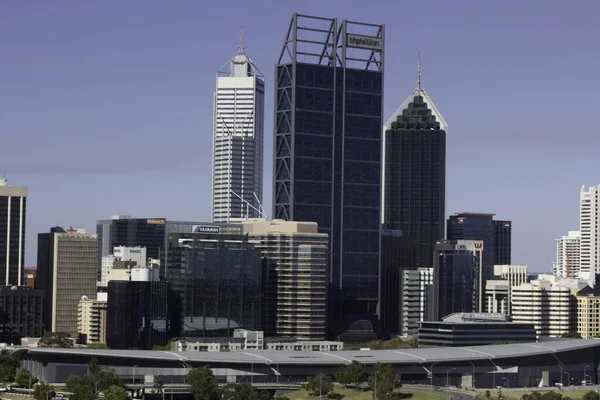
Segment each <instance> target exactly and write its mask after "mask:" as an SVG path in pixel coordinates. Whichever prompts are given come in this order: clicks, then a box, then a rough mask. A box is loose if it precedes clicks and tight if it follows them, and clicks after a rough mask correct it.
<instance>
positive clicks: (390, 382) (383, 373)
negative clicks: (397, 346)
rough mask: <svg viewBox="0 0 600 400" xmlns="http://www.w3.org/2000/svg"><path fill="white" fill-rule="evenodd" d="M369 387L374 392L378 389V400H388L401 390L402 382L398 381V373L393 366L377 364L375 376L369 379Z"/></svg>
mask: <svg viewBox="0 0 600 400" xmlns="http://www.w3.org/2000/svg"><path fill="white" fill-rule="evenodd" d="M369 385H370V386H371V388H372V389H373V390H375V388H377V398H378V399H387V398H389V396H390V395H391V394H392V393H393V392H394V390H396V389H397V388H399V387H400V386H401V385H400V382H399V381H397V380H396V373H395V372H394V367H392V365H391V364H381V363H377V364H375V366H374V367H373V375H371V377H370V378H369Z"/></svg>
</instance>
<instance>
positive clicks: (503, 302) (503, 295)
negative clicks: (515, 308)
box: [485, 280, 510, 315]
mask: <svg viewBox="0 0 600 400" xmlns="http://www.w3.org/2000/svg"><path fill="white" fill-rule="evenodd" d="M485 310H486V312H488V313H500V314H507V315H510V282H508V281H504V280H489V281H487V282H486V283H485Z"/></svg>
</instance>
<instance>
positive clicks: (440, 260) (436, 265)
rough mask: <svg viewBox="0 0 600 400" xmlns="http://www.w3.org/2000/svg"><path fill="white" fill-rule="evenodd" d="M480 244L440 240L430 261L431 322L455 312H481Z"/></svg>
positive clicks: (481, 266)
mask: <svg viewBox="0 0 600 400" xmlns="http://www.w3.org/2000/svg"><path fill="white" fill-rule="evenodd" d="M484 248H485V247H484V245H483V242H482V241H474V240H443V241H441V242H438V243H436V245H435V250H434V251H435V254H434V260H433V312H432V320H433V321H439V320H440V319H441V318H443V317H445V316H447V315H450V314H453V313H457V312H465V313H470V312H483V295H484V286H483V280H482V278H481V276H482V271H483V256H482V253H483V250H484Z"/></svg>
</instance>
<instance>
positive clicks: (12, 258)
mask: <svg viewBox="0 0 600 400" xmlns="http://www.w3.org/2000/svg"><path fill="white" fill-rule="evenodd" d="M26 206H27V188H26V187H17V186H8V185H7V181H6V179H0V271H1V272H0V282H1V283H2V284H3V285H17V286H18V285H21V284H22V281H23V273H24V267H23V264H24V262H25V261H24V260H25V210H26Z"/></svg>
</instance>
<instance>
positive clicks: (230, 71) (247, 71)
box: [217, 28, 264, 80]
mask: <svg viewBox="0 0 600 400" xmlns="http://www.w3.org/2000/svg"><path fill="white" fill-rule="evenodd" d="M237 50H238V51H237V54H236V55H235V56H233V57H231V58H230V59H229V60H228V61H227V62H226V63H225V64H224V65H223V66H222V67H221V68H220V69H219V70H218V71H217V75H218V76H232V77H233V76H237V77H244V76H256V77H257V78H260V79H261V80H264V75H263V74H262V72H260V70H259V69H258V68H257V67H256V65H255V64H254V62H252V60H251V59H250V57H248V55H247V54H246V47H245V46H244V28H240V44H239V45H238V48H237Z"/></svg>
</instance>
